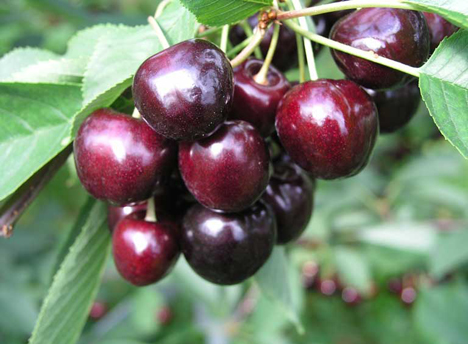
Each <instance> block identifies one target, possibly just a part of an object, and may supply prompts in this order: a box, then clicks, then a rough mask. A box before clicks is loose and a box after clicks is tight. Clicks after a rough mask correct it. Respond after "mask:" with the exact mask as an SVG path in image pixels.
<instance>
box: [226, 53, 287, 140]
mask: <svg viewBox="0 0 468 344" xmlns="http://www.w3.org/2000/svg"><path fill="white" fill-rule="evenodd" d="M262 65H263V61H261V60H257V59H249V60H247V61H245V62H244V63H243V64H242V65H240V66H238V67H236V68H235V69H234V81H235V88H234V103H233V108H232V113H231V115H230V118H231V119H241V120H244V121H247V122H249V123H251V124H252V125H253V126H254V127H255V128H257V129H258V131H259V132H260V134H262V136H264V137H267V136H269V135H271V134H272V133H273V132H274V130H275V115H276V108H277V107H278V103H279V102H280V100H281V98H282V97H283V95H284V94H285V93H286V92H287V91H288V90H289V88H290V85H289V82H288V81H287V80H286V78H285V77H284V75H283V74H282V73H281V72H280V71H278V70H277V69H276V68H275V67H273V66H270V68H269V69H268V75H267V84H266V85H262V84H259V83H257V82H256V81H255V80H254V76H255V75H256V74H257V73H258V72H259V71H260V68H262Z"/></svg>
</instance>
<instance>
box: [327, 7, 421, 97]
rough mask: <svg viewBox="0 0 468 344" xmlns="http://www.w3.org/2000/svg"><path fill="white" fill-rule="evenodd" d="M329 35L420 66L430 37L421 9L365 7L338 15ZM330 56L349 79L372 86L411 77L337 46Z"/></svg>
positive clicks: (389, 84)
mask: <svg viewBox="0 0 468 344" xmlns="http://www.w3.org/2000/svg"><path fill="white" fill-rule="evenodd" d="M330 37H331V39H333V40H336V41H338V42H341V43H344V44H347V45H351V46H352V47H355V48H359V49H362V50H365V51H373V52H375V53H376V54H378V55H379V56H383V57H387V58H389V59H392V60H395V61H398V62H401V63H404V64H407V65H410V66H413V67H420V66H422V64H423V63H424V62H425V61H426V59H427V58H428V56H429V45H430V37H429V30H428V28H427V24H426V21H425V20H424V16H423V15H422V14H421V13H420V12H415V11H407V10H401V9H394V8H364V9H361V10H359V11H355V12H353V13H351V14H349V15H347V16H346V17H344V18H342V19H340V20H339V21H338V22H337V23H336V24H335V25H334V26H333V28H332V31H331V34H330ZM332 55H333V58H334V59H335V62H336V63H337V65H338V67H339V68H340V69H341V71H342V72H343V73H344V74H345V75H346V76H347V77H348V78H349V79H351V80H353V81H355V82H357V83H358V84H360V85H362V86H364V87H367V88H372V89H387V88H392V87H396V86H400V85H403V84H405V83H407V82H408V81H409V80H411V79H412V78H413V77H411V76H410V75H408V74H405V73H402V72H399V71H396V70H394V69H391V68H388V67H385V66H382V65H379V64H376V63H374V62H370V61H367V60H364V59H361V58H359V57H356V56H352V55H348V54H346V53H342V52H339V51H336V50H333V51H332Z"/></svg>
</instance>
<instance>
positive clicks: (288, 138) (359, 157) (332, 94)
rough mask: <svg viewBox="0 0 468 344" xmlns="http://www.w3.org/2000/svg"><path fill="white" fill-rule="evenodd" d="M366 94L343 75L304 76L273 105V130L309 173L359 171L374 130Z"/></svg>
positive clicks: (327, 174) (331, 176)
mask: <svg viewBox="0 0 468 344" xmlns="http://www.w3.org/2000/svg"><path fill="white" fill-rule="evenodd" d="M378 125H379V122H378V116H377V110H376V107H375V104H374V103H373V102H372V100H371V98H370V96H369V95H368V94H367V93H366V92H365V91H364V90H363V89H362V88H360V87H359V86H358V85H357V84H355V83H354V82H352V81H349V80H328V79H321V80H317V81H309V82H306V83H303V84H301V85H298V86H296V87H294V88H293V89H292V90H291V91H289V92H288V93H287V94H286V95H285V97H284V98H283V100H282V101H281V103H280V104H279V106H278V111H277V114H276V130H277V132H278V136H279V138H280V140H281V143H282V145H283V147H284V148H285V150H286V152H287V153H288V154H289V155H290V156H291V158H292V159H293V161H294V162H296V163H297V164H298V165H299V166H301V167H302V168H303V169H305V170H306V171H308V172H310V173H311V175H312V176H313V177H315V178H322V179H335V178H342V177H349V176H353V175H355V174H357V173H359V172H360V171H361V170H362V169H363V168H364V167H365V166H366V165H367V162H368V161H369V158H370V155H371V153H372V150H373V148H374V145H375V141H376V138H377V135H378Z"/></svg>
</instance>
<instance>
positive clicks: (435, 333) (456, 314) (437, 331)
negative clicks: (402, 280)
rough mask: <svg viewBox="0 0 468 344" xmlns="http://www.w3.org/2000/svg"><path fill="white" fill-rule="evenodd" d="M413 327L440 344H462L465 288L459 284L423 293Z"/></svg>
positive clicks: (467, 314)
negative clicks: (415, 326) (416, 327)
mask: <svg viewBox="0 0 468 344" xmlns="http://www.w3.org/2000/svg"><path fill="white" fill-rule="evenodd" d="M414 318H415V321H416V325H417V326H418V327H419V329H420V330H421V333H422V334H424V335H425V336H426V337H427V338H430V339H432V340H437V342H439V343H447V344H448V343H450V344H465V343H466V339H467V338H468V327H467V326H466V319H468V288H467V286H466V285H462V284H452V285H443V286H440V287H437V288H431V289H422V290H420V292H419V294H418V299H417V300H416V308H415V310H414Z"/></svg>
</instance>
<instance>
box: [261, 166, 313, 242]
mask: <svg viewBox="0 0 468 344" xmlns="http://www.w3.org/2000/svg"><path fill="white" fill-rule="evenodd" d="M313 192H314V186H313V184H312V183H311V181H310V180H309V178H308V177H307V176H306V175H304V174H303V173H302V172H301V171H299V169H298V168H296V167H295V166H294V165H293V164H291V163H290V164H285V163H276V164H275V166H274V173H273V175H272V177H271V179H270V183H269V184H268V187H267V188H266V191H265V193H264V194H263V196H262V199H263V200H264V201H265V203H267V204H268V205H269V206H270V207H271V208H272V209H273V211H274V213H275V217H276V224H277V230H278V235H277V243H278V244H286V243H289V242H291V241H293V240H295V239H297V238H298V237H299V236H300V235H301V234H302V232H304V230H305V228H306V227H307V224H308V223H309V221H310V218H311V216H312V209H313V206H314V198H313Z"/></svg>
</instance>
